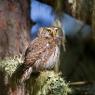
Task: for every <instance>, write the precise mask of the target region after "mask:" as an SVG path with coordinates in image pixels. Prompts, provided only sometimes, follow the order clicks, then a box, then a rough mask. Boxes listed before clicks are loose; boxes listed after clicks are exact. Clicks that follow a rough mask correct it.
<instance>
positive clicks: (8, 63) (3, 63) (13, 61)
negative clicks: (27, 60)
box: [0, 56, 23, 77]
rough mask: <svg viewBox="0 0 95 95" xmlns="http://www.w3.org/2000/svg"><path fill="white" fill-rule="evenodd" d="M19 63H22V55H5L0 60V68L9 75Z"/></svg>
mask: <svg viewBox="0 0 95 95" xmlns="http://www.w3.org/2000/svg"><path fill="white" fill-rule="evenodd" d="M21 63H23V60H22V56H19V57H18V56H15V57H13V58H11V57H6V58H5V59H4V60H0V70H3V71H5V72H6V74H7V75H8V76H10V77H11V76H12V74H13V73H14V71H15V70H16V69H17V67H18V66H19V65H20V64H21Z"/></svg>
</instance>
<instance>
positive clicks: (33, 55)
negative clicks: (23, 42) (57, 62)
mask: <svg viewBox="0 0 95 95" xmlns="http://www.w3.org/2000/svg"><path fill="white" fill-rule="evenodd" d="M46 48H47V41H46V40H45V39H43V38H36V39H34V40H33V41H32V42H31V44H30V46H29V47H28V48H27V50H26V53H25V64H30V65H33V64H34V63H35V61H37V60H38V58H39V57H40V55H41V54H42V53H43V52H44V51H45V50H46Z"/></svg>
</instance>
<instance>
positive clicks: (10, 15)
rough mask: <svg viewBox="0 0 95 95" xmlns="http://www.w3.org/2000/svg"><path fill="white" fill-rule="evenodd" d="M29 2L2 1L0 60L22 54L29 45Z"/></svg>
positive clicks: (22, 0)
mask: <svg viewBox="0 0 95 95" xmlns="http://www.w3.org/2000/svg"><path fill="white" fill-rule="evenodd" d="M28 10H29V0H0V58H4V57H6V56H14V55H19V54H22V53H23V52H24V51H25V49H26V48H27V46H28V43H29V17H28V12H29V11H28Z"/></svg>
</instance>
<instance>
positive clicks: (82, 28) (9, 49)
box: [0, 0, 95, 95]
mask: <svg viewBox="0 0 95 95" xmlns="http://www.w3.org/2000/svg"><path fill="white" fill-rule="evenodd" d="M57 18H60V23H61V25H62V29H63V31H64V35H65V40H66V42H65V46H66V52H64V51H63V55H62V57H61V59H62V61H61V66H60V71H62V74H63V77H64V79H65V80H66V81H67V82H70V83H71V85H73V86H77V88H78V87H79V86H81V87H85V88H86V89H88V86H89V85H90V88H91V89H90V92H91V91H92V92H93V93H94V94H90V95H95V0H0V59H4V58H5V57H8V56H14V55H20V54H22V55H24V52H25V50H26V48H27V47H28V45H29V43H30V41H32V40H33V39H34V38H35V37H36V36H37V32H38V30H39V28H40V27H45V26H53V24H54V21H55V19H57ZM2 76H3V75H0V79H1V78H2ZM2 83H3V82H1V83H0V85H1V86H0V87H4V86H5V85H3V84H2ZM78 89H79V90H80V89H81V88H78ZM83 89H84V88H82V89H81V91H82V90H83ZM93 89H94V90H93ZM5 90H6V89H5ZM84 90H85V89H84ZM81 91H80V92H81ZM5 92H6V91H5ZM0 93H1V94H0V95H5V94H2V93H3V92H2V91H0Z"/></svg>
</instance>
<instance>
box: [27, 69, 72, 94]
mask: <svg viewBox="0 0 95 95" xmlns="http://www.w3.org/2000/svg"><path fill="white" fill-rule="evenodd" d="M27 82H28V83H27V84H28V88H27V89H29V90H30V92H29V93H30V94H29V95H67V94H68V93H70V92H71V89H70V88H69V84H68V83H66V82H65V80H64V79H63V78H62V77H61V76H60V74H57V73H55V72H54V71H45V72H41V73H40V75H39V76H38V77H33V76H31V78H30V79H29V80H28V81H27ZM30 87H31V89H30Z"/></svg>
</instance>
